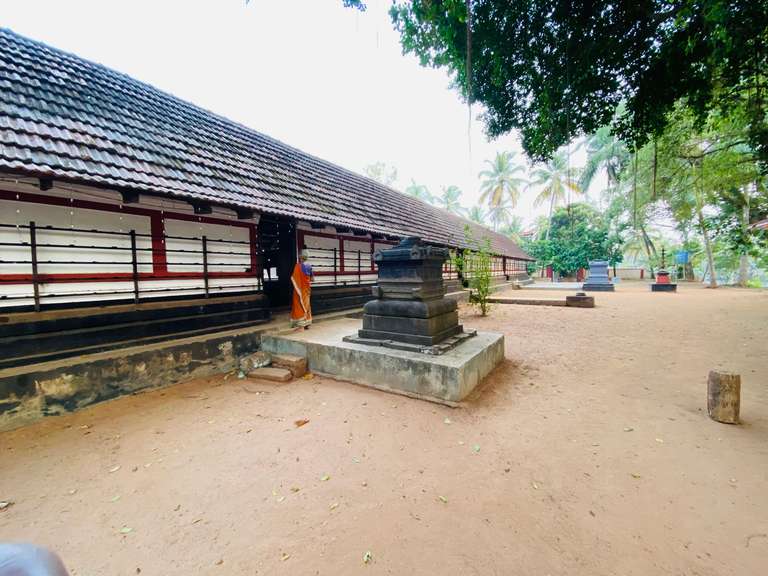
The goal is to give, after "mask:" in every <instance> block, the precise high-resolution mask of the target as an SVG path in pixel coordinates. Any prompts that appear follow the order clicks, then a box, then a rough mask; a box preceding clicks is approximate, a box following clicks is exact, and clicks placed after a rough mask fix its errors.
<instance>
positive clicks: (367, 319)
mask: <svg viewBox="0 0 768 576" xmlns="http://www.w3.org/2000/svg"><path fill="white" fill-rule="evenodd" d="M458 323H459V313H458V312H457V311H456V310H454V311H453V312H446V313H445V314H440V315H439V316H433V317H432V318H408V317H400V316H374V315H373V314H366V315H365V316H363V330H380V331H384V332H397V333H399V334H418V335H421V336H430V335H433V334H438V333H441V332H444V331H445V330H448V329H449V328H451V327H454V326H456V325H457V324H458Z"/></svg>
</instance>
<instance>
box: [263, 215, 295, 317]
mask: <svg viewBox="0 0 768 576" xmlns="http://www.w3.org/2000/svg"><path fill="white" fill-rule="evenodd" d="M258 238H259V254H260V255H261V263H262V276H263V286H264V294H266V296H267V298H268V299H269V303H270V305H271V306H272V307H273V308H281V307H284V306H288V305H290V303H291V290H292V288H291V273H292V272H293V266H294V264H296V222H295V220H293V219H291V218H284V217H281V216H274V215H270V214H262V216H261V219H260V220H259V227H258Z"/></svg>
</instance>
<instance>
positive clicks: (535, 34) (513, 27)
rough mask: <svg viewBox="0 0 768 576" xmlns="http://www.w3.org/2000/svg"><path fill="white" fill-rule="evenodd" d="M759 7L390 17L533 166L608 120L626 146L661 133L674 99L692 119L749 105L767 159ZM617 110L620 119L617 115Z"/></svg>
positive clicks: (578, 5)
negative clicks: (513, 135)
mask: <svg viewBox="0 0 768 576" xmlns="http://www.w3.org/2000/svg"><path fill="white" fill-rule="evenodd" d="M344 2H345V4H347V5H352V6H357V7H358V8H360V7H363V6H364V4H363V2H362V1H360V0H344ZM767 6H768V4H767V3H766V2H765V0H619V1H616V0H613V1H608V0H597V1H594V0H592V1H587V0H527V1H515V2H513V1H510V0H471V1H466V0H442V1H438V0H408V1H403V0H396V1H395V2H393V5H392V7H391V9H390V15H391V18H392V21H393V23H394V26H395V28H396V29H397V30H398V31H399V32H400V35H401V42H402V46H403V50H404V52H406V53H413V54H415V55H416V56H417V57H418V58H419V59H420V61H421V63H422V65H425V66H433V67H440V68H446V69H447V70H448V71H449V72H450V73H451V74H452V76H453V79H454V82H455V84H456V86H457V87H458V88H459V90H460V91H461V93H462V95H463V96H464V97H465V98H468V99H469V100H470V101H472V102H479V103H481V104H482V105H483V108H484V116H483V118H484V122H485V125H486V129H487V132H488V134H489V135H490V136H498V135H500V134H504V133H507V132H509V131H510V130H513V129H517V130H519V131H520V132H521V134H522V141H523V147H524V149H525V150H526V152H527V154H528V155H529V156H530V157H531V158H532V159H533V160H535V161H544V160H546V159H548V158H550V157H551V156H552V154H553V153H554V152H555V151H556V150H557V149H558V148H560V147H561V146H563V145H564V144H566V143H567V142H569V141H570V140H571V139H572V138H574V137H575V136H578V135H580V134H591V133H594V132H596V131H597V130H598V128H600V127H601V126H605V125H609V124H612V126H613V129H614V130H615V131H617V133H618V134H619V135H620V136H621V137H622V139H623V140H624V141H625V142H628V143H631V144H632V145H633V146H634V145H642V144H644V143H645V142H646V141H647V139H648V137H649V136H650V135H651V134H654V135H658V134H660V133H661V132H662V131H663V128H664V127H665V125H666V124H667V113H668V112H670V111H671V110H672V109H673V107H674V106H675V103H676V102H677V101H678V100H680V99H681V98H686V99H687V102H688V103H689V105H690V106H691V108H692V109H693V110H694V112H695V114H696V116H697V118H698V119H699V120H702V119H704V118H705V117H706V116H707V114H708V113H709V112H710V111H711V110H715V109H721V110H728V109H730V107H731V106H733V105H734V102H736V101H738V100H749V102H750V106H749V115H750V124H749V126H750V129H749V137H750V141H751V142H752V145H753V147H754V148H755V149H756V150H759V151H760V154H761V158H762V159H763V160H766V159H767V158H768V124H767V123H766V106H767V104H766V102H768V98H766V94H767V92H766V90H768V85H767V84H768V83H766V73H765V71H766V70H767V69H768V46H767V44H768V8H767ZM468 7H469V8H470V11H469V13H468ZM468 16H469V17H468ZM620 103H624V104H625V108H624V113H623V114H621V115H620V116H619V117H618V118H616V119H614V113H615V111H616V110H617V108H618V106H619V104H620Z"/></svg>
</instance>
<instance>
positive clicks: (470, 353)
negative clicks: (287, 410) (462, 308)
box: [261, 319, 504, 404]
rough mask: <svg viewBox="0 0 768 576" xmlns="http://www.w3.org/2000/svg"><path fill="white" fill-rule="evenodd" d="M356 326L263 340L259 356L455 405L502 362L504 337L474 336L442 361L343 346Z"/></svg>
mask: <svg viewBox="0 0 768 576" xmlns="http://www.w3.org/2000/svg"><path fill="white" fill-rule="evenodd" d="M359 328H360V321H359V320H353V319H343V320H335V321H330V322H325V323H323V324H321V325H317V326H313V327H312V328H311V329H310V330H305V331H300V332H292V333H286V334H280V335H264V336H263V337H262V342H261V346H262V350H265V351H267V352H270V353H278V354H296V355H299V356H305V357H306V358H307V362H308V365H309V369H310V370H311V371H312V372H317V373H319V374H327V375H329V376H334V377H337V378H339V379H342V380H349V381H351V382H355V383H357V384H363V385H365V386H371V387H373V388H377V389H380V390H386V391H389V392H397V393H400V394H405V395H408V396H413V397H417V398H423V399H426V400H433V401H436V402H441V403H444V404H455V403H457V402H460V401H461V400H463V399H464V398H466V397H467V395H469V393H470V392H472V390H474V389H475V387H476V386H477V385H478V384H480V382H481V381H482V379H483V378H484V377H485V376H487V375H488V373H489V372H491V370H493V369H494V368H495V367H496V366H497V365H498V364H499V363H500V362H501V361H502V360H503V359H504V336H503V335H502V334H495V333H491V332H478V333H477V335H476V336H475V337H473V338H469V339H467V340H466V341H465V342H462V343H461V344H460V345H459V346H457V347H456V348H454V349H452V350H449V351H448V352H446V353H445V354H442V355H440V356H430V355H426V354H421V353H418V352H410V351H405V350H393V349H390V348H385V347H381V346H369V345H365V344H356V343H353V342H345V341H344V340H343V338H344V337H345V336H347V335H349V334H355V333H356V331H357V330H358V329H359Z"/></svg>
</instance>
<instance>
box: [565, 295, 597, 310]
mask: <svg viewBox="0 0 768 576" xmlns="http://www.w3.org/2000/svg"><path fill="white" fill-rule="evenodd" d="M565 305H566V306H570V307H572V308H594V307H595V297H594V296H587V295H586V294H584V292H577V293H576V295H575V296H566V297H565Z"/></svg>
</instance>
